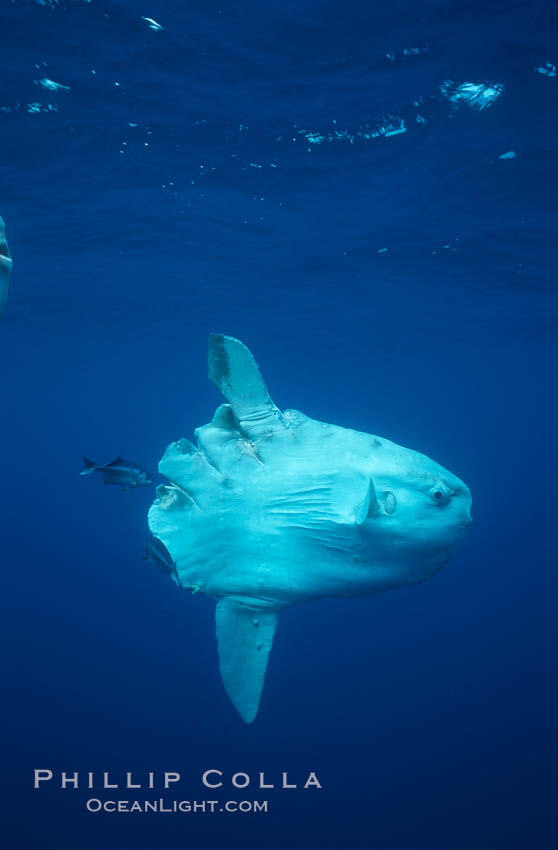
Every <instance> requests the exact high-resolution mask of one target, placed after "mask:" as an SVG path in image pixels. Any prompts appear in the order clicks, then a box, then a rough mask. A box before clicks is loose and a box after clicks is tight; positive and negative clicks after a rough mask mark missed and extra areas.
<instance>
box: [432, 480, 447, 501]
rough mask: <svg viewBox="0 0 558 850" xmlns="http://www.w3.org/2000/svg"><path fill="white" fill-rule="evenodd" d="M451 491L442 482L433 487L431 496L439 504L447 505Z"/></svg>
mask: <svg viewBox="0 0 558 850" xmlns="http://www.w3.org/2000/svg"><path fill="white" fill-rule="evenodd" d="M449 497H450V494H449V491H448V490H447V489H446V488H445V487H444V486H443V485H441V484H438V485H436V487H432V489H431V490H430V498H431V499H432V501H433V502H435V503H436V504H437V505H445V504H446V502H447V501H449Z"/></svg>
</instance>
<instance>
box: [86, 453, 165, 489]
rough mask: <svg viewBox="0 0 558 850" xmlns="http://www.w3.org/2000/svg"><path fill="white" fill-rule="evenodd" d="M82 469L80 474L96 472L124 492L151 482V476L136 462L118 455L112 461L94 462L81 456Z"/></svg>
mask: <svg viewBox="0 0 558 850" xmlns="http://www.w3.org/2000/svg"><path fill="white" fill-rule="evenodd" d="M82 460H83V464H84V466H83V469H82V470H81V472H80V475H89V473H90V472H98V473H99V474H100V475H101V476H102V477H103V480H104V483H105V486H106V485H107V484H117V485H119V486H120V487H123V488H124V492H125V493H126V492H127V491H128V490H133V489H134V488H136V487H145V485H146V484H153V476H152V475H151V473H150V472H148V471H147V470H146V469H143V467H141V466H138V465H137V463H132V461H131V460H124V458H123V457H120V456H118V457H117V458H116V459H115V460H113V461H112V463H106V464H102V463H94V462H93V461H92V460H89V459H88V458H86V457H82Z"/></svg>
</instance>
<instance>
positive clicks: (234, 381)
mask: <svg viewBox="0 0 558 850" xmlns="http://www.w3.org/2000/svg"><path fill="white" fill-rule="evenodd" d="M209 377H210V379H211V380H212V381H213V382H214V383H215V384H216V386H217V387H218V389H219V390H220V391H221V393H222V394H223V396H224V397H225V399H226V402H227V403H226V404H222V405H221V406H220V407H218V408H217V411H216V413H215V415H214V417H213V419H212V421H211V422H210V423H209V424H208V425H204V426H202V427H201V428H198V429H197V430H196V431H195V436H196V440H197V443H196V445H193V444H192V443H191V442H189V441H188V440H186V439H180V440H178V442H174V443H171V444H170V445H169V446H168V448H167V450H166V452H165V454H164V456H163V458H162V460H161V461H160V464H159V471H160V473H161V474H162V475H163V476H165V477H166V478H167V480H168V481H170V482H173V483H174V484H175V485H176V486H175V487H167V486H161V487H158V488H157V497H156V499H155V501H154V503H153V505H152V506H151V509H150V511H149V517H148V521H149V528H150V531H151V533H152V534H153V535H154V536H155V537H156V538H158V539H159V540H160V541H161V542H162V543H163V544H164V546H165V547H166V549H167V550H168V552H169V555H170V558H171V560H172V562H173V563H174V564H175V566H176V578H177V582H178V584H180V585H181V586H182V587H185V588H189V589H191V590H193V591H196V592H202V593H206V594H209V595H210V596H213V597H215V598H216V600H217V609H216V631H217V646H218V652H219V669H220V672H221V677H222V680H223V684H224V686H225V690H226V692H227V694H228V695H229V697H230V699H231V701H232V703H233V704H234V706H235V707H236V709H237V710H238V712H239V713H240V715H241V717H242V718H243V720H244V721H245V722H246V723H251V722H252V721H253V720H254V718H255V716H256V713H257V711H258V706H259V702H260V697H261V693H262V688H263V684H264V679H265V674H266V669H267V663H268V657H269V652H270V650H271V646H272V643H273V637H274V634H275V629H276V626H277V621H278V619H279V615H280V613H281V611H283V610H284V609H285V608H287V607H288V606H289V605H295V604H298V603H301V602H309V601H311V600H316V599H321V598H323V597H330V596H331V597H333V596H338V597H351V596H365V595H368V594H373V593H378V592H380V591H383V590H389V589H391V588H395V587H402V586H403V585H408V584H414V583H416V582H423V581H425V580H426V579H428V578H430V577H431V576H433V575H434V574H435V573H437V572H438V571H439V570H440V569H441V568H442V567H443V566H444V564H445V563H446V562H447V561H448V559H449V558H450V557H451V555H452V554H453V553H454V552H455V550H456V548H457V547H458V545H459V544H460V542H461V541H462V540H463V537H464V536H465V533H466V531H467V528H468V526H469V524H470V522H471V515H470V508H471V494H470V492H469V489H468V488H467V486H466V485H465V484H464V483H463V481H461V480H460V479H459V478H457V477H456V476H455V475H453V474H452V473H451V472H448V471H447V470H446V469H444V468H443V467H442V466H440V465H439V464H437V463H435V462H434V461H433V460H430V459H429V458H428V457H426V456H425V455H423V454H420V453H419V452H416V451H413V450H411V449H406V448H403V447H402V446H398V445H396V444H395V443H392V442H391V441H390V440H386V439H384V438H383V437H375V436H372V435H370V434H365V433H361V432H358V431H352V430H350V429H348V428H342V427H339V426H337V425H329V424H326V423H324V422H317V421H316V420H314V419H310V418H309V417H308V416H305V415H304V414H303V413H299V412H298V411H296V410H285V411H281V410H279V409H278V408H277V407H276V406H275V404H274V403H273V401H272V400H271V397H270V395H269V393H268V391H267V388H266V385H265V383H264V381H263V379H262V377H261V375H260V372H259V369H258V366H257V364H256V362H255V360H254V358H253V356H252V354H251V352H250V351H249V350H248V349H247V348H246V347H245V346H244V345H243V344H242V343H241V342H240V341H239V340H237V339H234V338H232V337H228V336H223V335H221V334H212V335H211V336H210V340H209Z"/></svg>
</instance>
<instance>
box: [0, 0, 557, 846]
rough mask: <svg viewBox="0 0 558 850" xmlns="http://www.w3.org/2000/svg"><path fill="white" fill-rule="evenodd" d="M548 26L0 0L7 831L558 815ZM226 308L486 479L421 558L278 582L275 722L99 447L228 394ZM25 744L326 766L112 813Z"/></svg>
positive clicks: (142, 833) (479, 838)
mask: <svg viewBox="0 0 558 850" xmlns="http://www.w3.org/2000/svg"><path fill="white" fill-rule="evenodd" d="M557 28H558V5H557V4H556V2H550V0H535V2H529V3H527V2H523V0H515V2H512V0H493V2H491V3H489V4H487V3H480V2H464V0H462V1H461V2H445V3H442V2H435V0H418V2H414V3H411V2H409V0H405V2H404V0H395V2H392V3H390V4H389V5H387V6H386V4H383V3H379V2H373V3H359V2H355V3H341V2H339V0H330V2H326V0H323V2H316V0H298V2H296V3H295V2H291V0H283V2H281V3H279V2H276V0H269V2H264V3H255V2H245V1H244V0H239V2H235V3H233V2H220V3H211V2H200V0H196V2H189V3H188V4H184V3H179V2H176V0H159V2H158V3H157V4H155V5H154V6H152V7H150V6H149V4H146V3H142V4H138V3H137V2H136V0H127V2H118V3H116V2H100V1H99V0H91V2H85V0H75V2H69V0H66V2H57V0H34V2H32V0H12V2H8V0H3V2H2V3H1V4H0V41H1V54H0V55H1V60H0V61H1V64H2V74H1V76H0V214H1V215H2V216H3V217H4V219H5V221H6V226H7V232H8V238H9V242H10V248H11V251H12V254H13V258H14V272H13V276H12V284H11V291H10V296H9V300H8V303H7V309H6V314H5V316H4V318H3V319H2V323H1V326H0V347H1V363H2V398H3V416H2V448H3V451H2V476H1V481H2V486H1V487H0V500H1V509H0V510H1V514H0V515H1V516H2V518H3V521H2V541H3V547H2V548H3V554H2V564H3V584H4V588H3V597H4V605H3V614H2V627H3V645H4V647H5V672H4V676H3V678H4V684H5V693H4V697H3V709H4V711H3V713H4V722H3V728H4V731H5V732H6V733H7V734H6V735H5V742H4V746H3V754H4V768H3V771H2V772H3V780H4V782H5V784H6V790H5V791H4V792H3V802H4V803H8V809H7V816H6V818H5V826H4V830H3V831H4V838H3V846H6V847H7V848H10V850H11V848H13V849H14V850H20V848H21V850H35V848H39V847H41V848H45V850H54V848H56V850H65V848H74V847H77V846H79V847H81V848H86V850H88V848H98V847H99V846H104V847H106V848H116V847H118V848H123V847H125V848H128V847H129V848H138V850H142V848H147V847H149V848H151V847H161V848H171V847H172V848H175V847H177V846H188V847H192V848H201V847H204V848H214V847H225V846H226V847H231V846H232V847H236V846H242V847H250V848H251V847H254V848H256V847H265V848H266V850H275V848H277V850H279V848H281V850H282V848H285V847H293V848H296V849H297V850H298V848H306V847H320V848H324V850H338V848H342V847H351V848H354V850H360V849H361V848H362V850H364V848H366V850H369V849H370V850H375V849H376V848H377V850H399V848H405V850H407V849H408V848H410V847H412V848H429V850H442V848H443V850H446V848H452V850H461V848H463V849H464V848H467V850H469V848H471V847H473V846H474V847H476V848H479V850H489V848H490V850H500V848H502V850H504V848H505V850H523V848H529V850H539V848H550V847H554V846H556V843H557V840H558V828H557V823H556V790H557V775H556V758H557V755H558V753H557V746H556V744H557V738H556V716H557V710H558V704H557V703H558V687H557V684H556V650H557V643H558V641H557V635H556V613H555V609H556V603H555V599H556V591H557V589H558V586H557V577H556V555H555V544H556V530H555V529H556V497H555V494H556V486H555V481H556V472H557V469H556V429H557V418H556V347H557V343H558V329H557V322H556V319H557V310H556V308H557V301H558V299H557V290H556V262H555V241H556V240H555V234H556V230H557V225H558V215H557V211H556V203H555V195H556V189H555V187H556V185H557V181H558V163H557V159H556V144H557V136H558V134H557V121H556V119H557V113H558V109H557V103H558V99H557V92H558V88H557V87H558V75H557V71H556V65H558V49H557V48H556V43H557V42H556V35H557ZM211 331H219V332H223V333H227V334H232V335H234V336H237V337H239V338H240V339H242V340H244V341H245V342H246V343H247V344H248V345H249V346H250V348H251V349H252V350H253V352H254V354H255V356H256V358H257V360H258V362H259V363H260V365H261V368H262V371H263V373H264V375H265V377H266V379H267V382H268V384H269V387H270V389H271V390H272V394H273V396H274V399H275V401H276V402H277V404H278V405H279V406H280V407H282V408H283V407H294V408H296V409H300V410H303V411H304V412H305V413H307V414H308V415H310V416H312V417H314V418H316V419H321V420H324V421H326V422H334V423H338V424H341V425H345V426H348V427H353V428H356V429H361V430H364V431H368V432H372V433H375V434H379V435H382V436H386V437H388V438H390V439H392V440H395V441H396V442H398V443H401V444H402V445H405V446H410V447H412V448H415V449H418V450H420V451H423V452H425V453H426V454H427V455H429V456H432V457H434V458H435V459H436V460H438V461H439V462H440V463H442V464H443V465H444V466H447V467H448V468H449V469H451V470H452V471H454V472H455V473H456V474H458V475H459V476H460V477H461V478H463V479H464V480H465V481H466V482H467V484H468V485H469V486H470V488H471V491H472V494H473V515H474V519H475V522H474V525H473V526H472V528H471V530H470V531H469V534H468V537H467V538H466V540H465V542H464V544H463V545H462V546H461V548H460V549H459V550H458V552H457V554H456V555H455V556H454V557H453V559H452V560H451V561H450V563H449V564H448V565H447V567H446V568H445V569H444V570H443V571H442V572H441V573H440V574H439V575H438V576H436V577H435V578H434V579H432V581H429V582H427V583H425V584H422V585H417V586H413V587H409V588H406V589H401V590H397V591H393V592H390V593H386V594H381V595H377V596H374V597H368V598H363V599H357V600H335V599H332V600H324V601H322V602H319V603H315V604H312V605H306V606H300V607H297V608H291V609H289V610H288V611H287V612H286V613H285V614H284V615H283V616H282V619H281V623H280V627H279V630H278V633H277V637H276V641H275V646H274V649H273V652H272V656H271V661H270V667H269V672H268V677H267V682H266V686H265V690H264V695H263V700H262V705H261V708H260V713H259V715H258V718H257V719H256V721H255V723H254V725H253V726H249V727H246V726H245V725H244V724H243V723H242V721H241V720H240V719H239V718H238V716H237V715H236V713H235V712H234V710H233V708H232V707H231V705H230V704H229V702H228V699H227V697H226V695H225V693H224V691H223V689H222V686H221V682H220V680H219V675H218V669H217V657H216V646H215V637H214V624H213V603H212V601H211V600H210V599H208V598H206V597H203V596H192V595H190V594H189V593H187V592H185V591H181V590H179V589H178V588H176V587H175V586H174V585H173V584H172V583H171V582H169V581H167V580H166V579H165V577H164V576H163V575H162V574H161V573H159V572H157V571H156V570H154V569H152V568H151V567H150V565H148V564H146V563H144V562H143V561H142V557H143V554H144V546H145V540H146V536H147V524H146V514H147V510H148V507H149V505H150V503H151V501H152V498H153V491H152V489H151V488H144V489H142V490H138V491H137V492H130V493H126V494H123V493H122V492H121V491H120V489H118V488H103V487H102V486H101V482H100V481H99V480H95V479H94V478H93V477H90V478H80V477H79V471H80V469H81V460H80V455H82V454H85V455H88V456H91V457H93V458H94V459H95V460H99V461H101V462H105V461H109V460H112V459H113V458H114V457H115V456H116V455H118V454H122V455H124V456H125V457H130V458H132V459H134V460H136V461H137V462H138V463H140V464H142V465H143V466H146V467H148V468H149V469H155V468H156V465H157V462H158V460H159V458H160V456H161V454H162V452H163V450H164V448H165V446H166V445H167V444H168V443H169V442H170V441H171V440H174V439H176V438H178V437H179V436H185V437H189V438H191V437H192V434H193V430H194V428H195V427H196V426H198V425H200V424H203V423H205V422H207V421H208V420H209V418H210V416H211V415H212V412H213V410H214V408H215V406H216V405H217V404H218V403H219V397H218V394H217V392H216V391H215V388H214V387H212V385H211V384H210V383H209V382H208V380H207V366H206V350H207V337H208V334H209V333H210V332H211ZM35 768H41V769H51V770H53V772H54V773H55V776H56V778H57V780H58V782H57V784H58V785H59V775H60V772H61V771H63V770H65V771H69V772H73V771H80V772H81V774H82V776H85V774H86V772H87V771H96V772H98V773H101V772H102V771H111V772H112V773H111V775H113V776H116V775H120V776H121V775H122V774H123V772H125V771H133V772H134V775H135V776H140V775H145V774H146V772H147V771H155V772H159V773H161V772H162V771H164V770H168V771H179V772H181V774H182V776H183V785H182V786H181V790H180V796H181V797H183V798H186V799H192V800H194V799H200V800H202V799H211V798H212V796H211V794H209V792H207V791H204V789H203V787H202V786H201V784H200V780H199V777H200V775H201V773H202V771H203V770H205V769H208V768H218V769H221V770H223V771H224V773H225V775H226V776H230V775H231V774H232V773H234V772H236V771H246V772H248V773H250V774H251V775H252V776H254V777H257V775H258V773H259V771H264V772H265V775H266V781H275V782H276V783H279V782H280V779H281V773H282V772H283V771H287V772H288V774H289V777H290V781H298V782H299V783H300V782H302V783H303V782H304V779H305V778H306V775H307V774H308V772H309V771H316V772H317V774H318V776H319V778H320V781H321V783H322V785H323V789H322V790H310V789H309V790H306V791H303V790H300V789H298V790H296V791H294V790H285V791H281V790H279V789H274V790H273V791H271V792H262V791H259V790H258V789H256V788H254V783H252V786H250V788H249V789H246V790H245V791H243V792H242V793H241V794H240V795H239V792H238V791H235V790H234V789H231V788H230V787H227V788H226V789H224V791H223V794H224V795H225V796H224V799H226V798H227V797H229V798H231V799H248V800H252V799H268V800H269V811H268V812H267V813H265V814H263V813H260V814H254V813H253V814H244V815H241V814H225V813H223V814H217V813H216V814H209V813H205V814H203V813H196V814H189V815H187V814H163V813H158V814H151V815H147V814H127V815H126V814H108V813H98V814H92V813H88V812H87V811H86V809H85V801H86V800H87V799H88V798H89V797H90V796H91V792H88V791H87V790H86V789H84V788H80V789H79V790H76V791H74V790H70V789H68V790H65V791H61V790H59V788H58V787H55V780H53V782H51V783H50V784H49V786H48V787H44V788H41V789H40V790H38V791H35V790H33V787H32V781H33V769H35ZM96 793H97V792H96ZM132 793H134V792H132ZM129 794H130V792H128V794H124V795H123V794H122V793H120V792H118V798H122V797H123V796H124V797H127V796H129ZM138 794H139V797H140V798H141V799H144V798H145V797H146V796H147V797H149V796H150V795H149V793H148V792H145V791H140V792H138ZM98 796H99V797H103V798H104V797H106V796H107V792H103V791H99V792H98ZM155 796H156V797H159V796H160V794H156V795H155ZM167 796H168V795H167ZM170 796H176V795H170Z"/></svg>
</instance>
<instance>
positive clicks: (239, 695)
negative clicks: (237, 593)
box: [215, 596, 280, 723]
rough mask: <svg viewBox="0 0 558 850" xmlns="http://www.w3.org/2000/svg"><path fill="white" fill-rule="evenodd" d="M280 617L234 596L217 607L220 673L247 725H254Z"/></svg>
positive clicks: (220, 602) (227, 598) (226, 688)
mask: <svg viewBox="0 0 558 850" xmlns="http://www.w3.org/2000/svg"><path fill="white" fill-rule="evenodd" d="M279 613H280V612H279V611H269V610H266V609H261V608H258V606H257V603H256V602H255V601H254V603H253V604H251V603H250V600H245V599H240V598H237V597H234V596H226V597H224V598H223V599H220V600H219V602H218V603H217V609H216V611H215V625H216V631H217V649H218V652H219V670H220V672H221V678H222V680H223V685H224V686H225V690H226V692H227V694H228V696H229V698H230V700H231V702H232V704H233V705H234V707H235V708H236V710H237V711H238V713H239V714H240V716H241V717H242V719H243V720H244V722H245V723H252V721H253V720H254V718H255V717H256V714H257V713H258V707H259V704H260V698H261V695H262V690H263V686H264V681H265V673H266V670H267V661H268V658H269V652H270V650H271V647H272V645H273V636H274V635H275V628H276V626H277V620H278V619H279Z"/></svg>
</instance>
